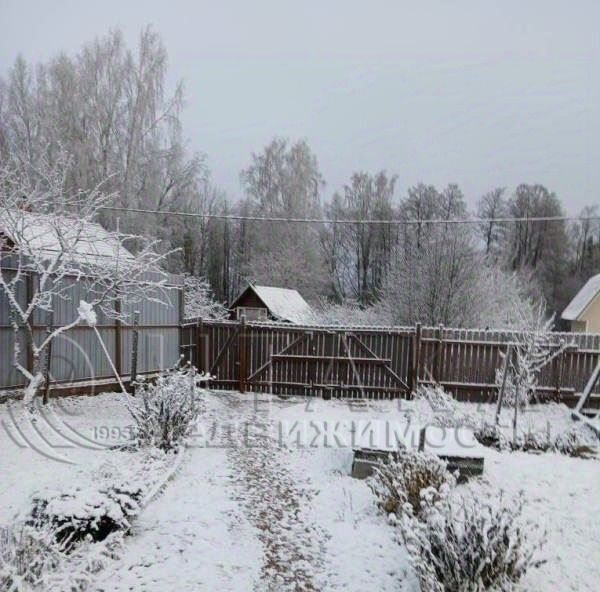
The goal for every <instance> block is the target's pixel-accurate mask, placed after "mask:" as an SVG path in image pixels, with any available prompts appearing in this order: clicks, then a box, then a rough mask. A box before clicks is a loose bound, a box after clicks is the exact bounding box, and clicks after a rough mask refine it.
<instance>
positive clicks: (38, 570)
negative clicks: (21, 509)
mask: <svg viewBox="0 0 600 592" xmlns="http://www.w3.org/2000/svg"><path fill="white" fill-rule="evenodd" d="M61 559H62V554H61V551H60V548H59V546H58V544H57V543H56V539H55V536H54V533H53V532H52V531H51V530H48V529H36V528H33V527H32V526H28V525H25V524H20V523H18V524H14V525H10V526H0V590H2V591H3V592H21V591H22V590H26V589H28V588H34V587H36V586H37V587H39V586H41V585H43V583H44V582H43V577H44V574H45V573H47V572H48V571H51V570H54V569H56V568H57V567H58V566H59V565H60V562H61Z"/></svg>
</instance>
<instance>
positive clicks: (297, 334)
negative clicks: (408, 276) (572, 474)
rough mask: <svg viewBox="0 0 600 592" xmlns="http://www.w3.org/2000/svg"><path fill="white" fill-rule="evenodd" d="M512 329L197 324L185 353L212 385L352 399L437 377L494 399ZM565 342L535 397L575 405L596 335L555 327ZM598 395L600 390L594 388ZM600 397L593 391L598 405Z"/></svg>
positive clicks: (599, 354) (556, 339) (593, 356)
mask: <svg viewBox="0 0 600 592" xmlns="http://www.w3.org/2000/svg"><path fill="white" fill-rule="evenodd" d="M517 338H518V335H517V334H516V333H514V332H511V331H489V330H486V331H483V330H481V331H479V330H472V329H451V328H445V327H442V326H440V327H421V326H419V325H417V326H416V327H389V328H386V327H312V326H305V327H303V326H296V325H286V324H273V323H245V322H244V321H196V322H188V323H184V324H183V325H182V328H181V353H182V355H183V356H184V357H185V358H186V359H188V360H190V361H192V363H194V365H196V366H197V367H198V369H199V370H201V371H205V372H209V373H210V374H212V375H214V377H215V379H214V381H213V385H214V387H215V388H217V389H235V390H240V391H242V392H246V391H253V392H271V393H275V394H281V395H309V396H311V395H312V396H323V397H325V398H329V397H338V398H341V397H349V398H396V397H409V396H410V395H411V393H412V392H413V391H414V390H415V389H416V388H417V386H418V385H421V384H434V383H439V384H442V385H443V386H444V387H445V388H446V389H447V390H449V391H451V392H452V393H454V394H455V396H456V397H457V398H459V399H461V400H471V401H487V400H491V399H493V398H494V397H495V394H496V386H495V374H496V370H497V369H498V368H500V366H501V354H502V353H503V352H505V351H506V349H507V346H508V344H509V343H514V342H515V341H516V339H517ZM550 339H551V341H552V343H554V344H555V345H556V347H557V348H559V347H560V345H561V342H563V341H564V343H567V344H570V347H569V348H568V349H567V350H566V351H564V352H563V353H562V354H561V355H559V356H557V357H556V358H555V359H554V360H553V361H552V363H550V364H549V365H548V366H546V367H545V368H544V369H543V370H542V372H541V374H540V381H539V382H540V387H539V389H538V395H539V396H540V398H544V399H551V400H557V401H558V400H560V401H564V402H566V403H567V404H571V405H574V404H575V402H576V399H577V394H578V393H581V392H582V390H583V388H584V387H585V384H586V382H587V380H588V379H589V377H590V375H591V373H592V372H593V369H594V367H595V365H596V363H597V361H598V359H599V358H600V334H576V333H552V334H550ZM595 394H600V393H595ZM599 399H600V397H593V398H592V401H593V402H592V405H593V406H596V405H598V401H599Z"/></svg>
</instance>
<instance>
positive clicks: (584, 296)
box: [561, 273, 600, 333]
mask: <svg viewBox="0 0 600 592" xmlns="http://www.w3.org/2000/svg"><path fill="white" fill-rule="evenodd" d="M561 316H562V318H563V319H564V320H565V321H569V323H570V324H571V331H575V332H579V333H600V273H599V274H597V275H594V276H592V277H591V278H590V279H589V280H588V281H587V282H586V283H585V284H584V286H583V287H582V288H581V290H579V292H577V294H576V295H575V297H574V298H573V300H571V302H570V303H569V305H568V306H567V308H565V310H564V311H563V313H562V315H561Z"/></svg>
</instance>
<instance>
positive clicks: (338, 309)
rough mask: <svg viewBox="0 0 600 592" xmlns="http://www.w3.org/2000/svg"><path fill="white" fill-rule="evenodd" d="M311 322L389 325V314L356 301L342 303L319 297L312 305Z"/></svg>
mask: <svg viewBox="0 0 600 592" xmlns="http://www.w3.org/2000/svg"><path fill="white" fill-rule="evenodd" d="M310 323H311V324H315V325H340V326H348V325H352V326H361V325H363V326H372V327H375V326H386V325H388V326H389V325H391V324H392V322H391V319H390V318H389V315H387V314H386V313H385V312H383V311H382V310H381V309H380V308H379V307H377V306H363V305H360V304H359V303H358V302H356V301H352V300H346V301H344V302H342V303H335V302H330V301H328V300H324V299H320V300H317V302H316V303H315V304H314V306H313V312H312V318H311V319H310Z"/></svg>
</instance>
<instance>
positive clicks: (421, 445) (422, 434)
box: [419, 426, 427, 452]
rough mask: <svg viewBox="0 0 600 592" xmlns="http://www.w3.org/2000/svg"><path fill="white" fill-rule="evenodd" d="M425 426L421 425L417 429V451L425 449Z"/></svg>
mask: <svg viewBox="0 0 600 592" xmlns="http://www.w3.org/2000/svg"><path fill="white" fill-rule="evenodd" d="M426 432H427V426H424V427H422V428H421V429H420V430H419V452H424V451H425V442H426Z"/></svg>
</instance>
